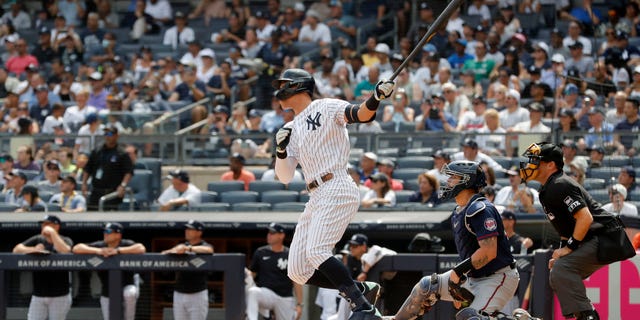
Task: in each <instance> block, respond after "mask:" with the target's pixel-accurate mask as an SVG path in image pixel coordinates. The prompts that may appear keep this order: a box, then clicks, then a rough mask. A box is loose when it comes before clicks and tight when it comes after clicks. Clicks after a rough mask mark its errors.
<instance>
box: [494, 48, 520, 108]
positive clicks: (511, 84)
mask: <svg viewBox="0 0 640 320" xmlns="http://www.w3.org/2000/svg"><path fill="white" fill-rule="evenodd" d="M513 56H514V55H513V54H510V53H508V54H507V55H506V57H505V63H508V62H509V60H510V59H513ZM507 57H508V58H507ZM503 87H504V88H503ZM519 88H520V83H519V80H518V77H517V76H515V75H513V70H512V69H511V68H509V67H507V66H506V65H503V66H500V67H498V70H497V78H496V80H495V81H494V82H492V83H491V84H490V85H489V88H488V90H487V99H494V98H502V99H504V100H506V94H507V93H508V90H510V89H514V90H516V91H518V92H519V91H520V90H519ZM499 90H500V91H504V97H498V92H499ZM503 103H504V104H502V105H498V106H499V107H503V108H504V107H505V106H506V101H503ZM500 111H502V110H500Z"/></svg>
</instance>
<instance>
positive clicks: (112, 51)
mask: <svg viewBox="0 0 640 320" xmlns="http://www.w3.org/2000/svg"><path fill="white" fill-rule="evenodd" d="M103 1H104V2H106V0H103ZM119 49H120V48H119V47H118V40H117V37H116V34H115V33H113V32H105V34H104V36H103V37H102V42H101V43H100V45H99V46H94V47H93V49H91V50H90V51H89V50H88V51H87V52H85V61H91V62H95V63H99V64H102V63H109V62H112V61H113V59H114V58H115V57H116V56H117V53H118V50H119ZM107 70H108V69H107Z"/></svg>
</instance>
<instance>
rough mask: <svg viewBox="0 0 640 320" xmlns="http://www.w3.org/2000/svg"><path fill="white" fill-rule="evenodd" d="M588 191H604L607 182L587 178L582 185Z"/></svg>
mask: <svg viewBox="0 0 640 320" xmlns="http://www.w3.org/2000/svg"><path fill="white" fill-rule="evenodd" d="M582 185H583V186H584V188H585V189H586V190H597V189H604V187H605V186H606V182H605V181H604V179H600V178H586V179H584V182H583V183H582Z"/></svg>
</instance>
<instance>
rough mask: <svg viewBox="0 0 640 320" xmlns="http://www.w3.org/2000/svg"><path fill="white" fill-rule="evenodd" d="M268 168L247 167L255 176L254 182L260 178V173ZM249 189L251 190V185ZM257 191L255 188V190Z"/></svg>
mask: <svg viewBox="0 0 640 320" xmlns="http://www.w3.org/2000/svg"><path fill="white" fill-rule="evenodd" d="M267 170H268V169H265V168H253V169H249V171H251V172H252V173H253V175H254V176H255V177H256V182H257V181H259V180H260V179H262V174H263V173H264V172H265V171H267ZM249 190H251V187H249ZM256 191H257V190H256Z"/></svg>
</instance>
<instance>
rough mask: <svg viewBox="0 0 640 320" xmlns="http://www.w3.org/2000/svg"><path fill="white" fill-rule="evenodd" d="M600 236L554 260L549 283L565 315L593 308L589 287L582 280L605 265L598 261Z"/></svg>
mask: <svg viewBox="0 0 640 320" xmlns="http://www.w3.org/2000/svg"><path fill="white" fill-rule="evenodd" d="M597 256H598V237H595V236H594V237H593V238H591V239H590V240H587V241H585V242H584V243H583V244H582V245H581V246H580V248H578V249H577V250H575V251H573V252H571V253H570V254H568V255H566V256H564V257H561V258H560V259H558V260H557V261H555V262H554V264H553V267H552V268H551V272H550V274H549V284H550V285H551V288H552V289H553V291H554V292H555V293H556V295H557V296H558V300H559V301H560V308H561V309H562V314H563V315H564V316H571V315H573V314H574V313H576V312H580V311H586V310H592V309H593V305H591V301H590V300H589V298H588V297H587V289H586V288H585V286H584V283H583V282H582V280H583V279H586V278H587V277H589V276H590V275H591V274H593V273H594V272H596V271H597V270H598V269H600V268H602V267H603V266H605V265H604V264H602V263H600V262H599V261H598V258H597Z"/></svg>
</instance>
